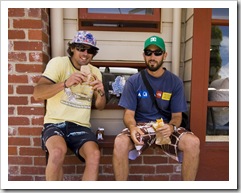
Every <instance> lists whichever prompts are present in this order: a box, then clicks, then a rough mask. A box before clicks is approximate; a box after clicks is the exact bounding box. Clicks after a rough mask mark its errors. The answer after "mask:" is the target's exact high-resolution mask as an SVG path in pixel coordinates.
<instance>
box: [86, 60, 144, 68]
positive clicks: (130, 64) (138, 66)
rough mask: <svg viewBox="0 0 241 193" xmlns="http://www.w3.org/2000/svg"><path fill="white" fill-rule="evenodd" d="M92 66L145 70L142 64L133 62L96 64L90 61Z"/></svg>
mask: <svg viewBox="0 0 241 193" xmlns="http://www.w3.org/2000/svg"><path fill="white" fill-rule="evenodd" d="M91 64H92V65H94V66H96V67H128V68H145V67H146V65H145V63H143V62H138V63H133V62H112V61H111V62H105V61H102V62H98V61H92V62H91Z"/></svg>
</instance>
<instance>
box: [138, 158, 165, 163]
mask: <svg viewBox="0 0 241 193" xmlns="http://www.w3.org/2000/svg"><path fill="white" fill-rule="evenodd" d="M143 163H144V164H162V163H167V157H162V156H144V157H143Z"/></svg>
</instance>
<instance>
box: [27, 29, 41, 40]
mask: <svg viewBox="0 0 241 193" xmlns="http://www.w3.org/2000/svg"><path fill="white" fill-rule="evenodd" d="M28 39H29V40H42V30H41V29H39V30H29V31H28Z"/></svg>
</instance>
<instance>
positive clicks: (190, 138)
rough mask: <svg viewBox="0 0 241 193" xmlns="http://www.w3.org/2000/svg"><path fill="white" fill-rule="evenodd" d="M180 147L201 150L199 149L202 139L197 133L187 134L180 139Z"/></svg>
mask: <svg viewBox="0 0 241 193" xmlns="http://www.w3.org/2000/svg"><path fill="white" fill-rule="evenodd" d="M179 149H180V150H182V151H195V152H199V151H200V150H199V149H200V140H199V138H198V137H197V136H195V135H192V134H185V135H183V136H182V137H181V139H180V142H179ZM193 153H194V152H193Z"/></svg>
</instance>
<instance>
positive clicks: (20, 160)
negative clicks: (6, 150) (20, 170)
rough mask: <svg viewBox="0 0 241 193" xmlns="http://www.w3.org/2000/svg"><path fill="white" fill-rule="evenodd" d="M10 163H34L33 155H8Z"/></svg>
mask: <svg viewBox="0 0 241 193" xmlns="http://www.w3.org/2000/svg"><path fill="white" fill-rule="evenodd" d="M8 164H12V165H32V164H33V161H32V158H31V157H28V156H25V157H24V156H18V157H13V156H9V157H8Z"/></svg>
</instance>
